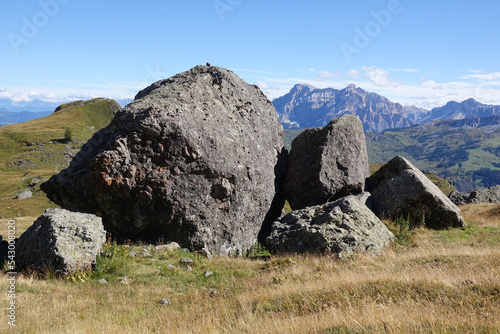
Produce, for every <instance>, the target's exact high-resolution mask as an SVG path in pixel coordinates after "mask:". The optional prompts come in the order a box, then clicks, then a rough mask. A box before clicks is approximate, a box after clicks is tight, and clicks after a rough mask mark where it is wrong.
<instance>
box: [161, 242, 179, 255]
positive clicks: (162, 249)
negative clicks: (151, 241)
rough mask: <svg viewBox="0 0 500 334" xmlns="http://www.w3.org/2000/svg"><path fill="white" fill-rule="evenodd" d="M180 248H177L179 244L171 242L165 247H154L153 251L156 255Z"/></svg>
mask: <svg viewBox="0 0 500 334" xmlns="http://www.w3.org/2000/svg"><path fill="white" fill-rule="evenodd" d="M180 248H181V246H179V244H178V243H177V242H171V243H168V244H166V245H158V246H155V250H156V252H157V253H161V252H164V251H167V252H173V251H176V250H178V249H180Z"/></svg>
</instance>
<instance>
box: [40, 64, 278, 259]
mask: <svg viewBox="0 0 500 334" xmlns="http://www.w3.org/2000/svg"><path fill="white" fill-rule="evenodd" d="M282 134H283V128H282V126H281V124H280V123H279V120H278V117H277V115H276V111H275V109H274V107H273V105H272V104H271V102H270V101H269V100H268V99H267V98H266V96H265V95H264V94H263V93H262V92H261V91H260V90H259V88H257V87H256V86H252V85H249V84H247V83H246V82H244V81H243V80H241V79H240V78H239V77H238V76H236V75H235V74H234V73H233V72H231V71H229V70H226V69H222V68H219V67H215V66H197V67H195V68H193V69H191V70H189V71H187V72H183V73H180V74H177V75H175V76H173V77H171V78H169V79H165V80H161V81H158V82H156V83H154V84H152V85H151V86H149V87H147V88H146V89H144V90H142V91H140V92H139V93H138V94H137V96H136V97H135V100H134V101H133V102H131V103H130V104H129V105H127V106H126V107H125V108H124V109H123V111H122V112H119V113H118V114H117V115H116V116H115V118H114V119H113V121H112V122H111V124H110V125H109V126H108V127H106V128H104V129H103V130H101V131H99V132H98V133H96V134H95V135H94V137H93V138H92V139H91V140H90V141H89V142H88V143H87V144H85V145H84V147H83V148H82V151H81V152H80V153H79V154H78V155H77V156H76V157H75V158H74V159H73V161H72V162H71V164H70V166H69V168H67V169H66V170H63V171H62V172H61V173H60V174H58V175H56V176H53V177H52V178H51V179H50V180H49V181H48V182H46V183H44V184H42V186H41V188H42V189H43V190H44V191H45V192H46V193H47V195H48V197H49V198H50V199H51V200H53V201H54V202H56V203H58V204H60V205H61V206H63V207H65V208H68V209H72V210H78V211H84V212H90V213H94V214H96V215H98V216H100V217H102V218H103V223H104V226H105V228H106V230H107V231H109V232H111V233H112V235H113V236H114V237H117V238H119V239H132V240H143V241H150V242H156V241H157V240H158V239H160V238H162V239H164V240H167V241H175V242H177V243H179V244H180V245H181V246H182V247H185V248H189V249H191V250H202V249H203V248H207V249H208V250H209V251H210V252H211V253H213V254H220V255H228V254H243V253H245V252H246V250H248V249H249V248H250V247H251V246H252V245H253V244H254V243H255V242H256V241H257V237H258V234H259V232H261V230H266V228H267V229H269V227H270V225H271V224H272V222H273V221H274V219H275V218H276V217H277V216H278V215H279V213H280V210H281V208H282V207H283V202H284V200H283V199H282V198H281V197H280V196H279V191H278V187H279V185H280V183H281V182H282V178H283V174H284V170H285V168H286V165H284V166H283V164H281V165H280V164H278V162H279V158H280V157H281V156H283V155H284V152H286V151H285V150H284V149H283V142H282V139H281V136H282ZM266 224H267V225H266Z"/></svg>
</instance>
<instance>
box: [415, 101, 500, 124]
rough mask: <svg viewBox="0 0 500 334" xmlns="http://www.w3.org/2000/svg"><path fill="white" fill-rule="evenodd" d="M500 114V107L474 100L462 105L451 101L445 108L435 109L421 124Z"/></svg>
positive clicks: (464, 102)
mask: <svg viewBox="0 0 500 334" xmlns="http://www.w3.org/2000/svg"><path fill="white" fill-rule="evenodd" d="M498 114H500V106H494V105H488V104H482V103H480V102H478V101H476V100H474V99H468V100H465V101H463V102H461V103H458V102H455V101H450V102H448V103H447V104H446V105H445V106H443V107H439V108H434V109H432V110H431V111H430V113H428V114H427V115H425V116H424V117H423V118H422V119H421V120H420V121H419V123H422V122H426V121H433V120H444V119H464V118H483V117H488V116H493V115H498Z"/></svg>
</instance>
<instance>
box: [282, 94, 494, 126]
mask: <svg viewBox="0 0 500 334" xmlns="http://www.w3.org/2000/svg"><path fill="white" fill-rule="evenodd" d="M273 104H274V106H275V108H276V111H277V112H278V116H279V119H280V121H281V123H282V124H283V127H284V128H285V129H300V128H311V127H321V126H325V125H326V124H328V122H329V121H330V120H331V119H333V118H337V117H340V116H342V115H345V114H352V115H357V116H359V118H360V119H361V121H362V122H363V128H364V130H365V131H371V132H380V131H383V130H387V129H395V128H407V127H410V126H413V125H416V124H421V123H424V122H428V121H434V120H445V119H465V118H481V117H488V116H494V115H498V114H499V113H500V106H494V105H487V104H482V103H480V102H478V101H476V100H474V99H472V98H470V99H468V100H465V101H463V102H461V103H459V102H455V101H450V102H448V103H447V104H446V105H444V106H442V107H438V108H434V109H432V110H426V109H423V108H418V107H415V106H402V105H401V104H400V103H394V102H391V101H390V100H389V99H387V98H385V97H384V96H381V95H379V94H376V93H372V92H367V91H365V90H363V89H362V88H359V87H356V86H354V85H349V86H347V87H346V88H344V89H340V90H338V89H333V88H325V89H319V88H315V87H313V86H310V85H303V84H298V85H295V86H294V87H293V88H292V89H291V90H290V92H289V93H288V94H286V95H284V96H282V97H279V98H277V99H274V100H273Z"/></svg>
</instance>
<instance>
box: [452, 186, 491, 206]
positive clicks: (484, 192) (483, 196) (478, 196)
mask: <svg viewBox="0 0 500 334" xmlns="http://www.w3.org/2000/svg"><path fill="white" fill-rule="evenodd" d="M448 198H449V199H450V200H451V201H452V202H453V203H455V204H456V205H465V204H471V203H500V185H499V186H493V187H488V188H485V189H476V190H474V191H473V192H471V193H461V192H458V191H453V192H451V193H450V195H449V196H448Z"/></svg>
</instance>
